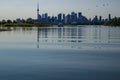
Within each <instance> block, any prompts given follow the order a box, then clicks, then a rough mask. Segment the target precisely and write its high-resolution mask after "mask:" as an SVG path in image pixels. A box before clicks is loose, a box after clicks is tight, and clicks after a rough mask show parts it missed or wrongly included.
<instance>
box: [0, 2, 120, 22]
mask: <svg viewBox="0 0 120 80" xmlns="http://www.w3.org/2000/svg"><path fill="white" fill-rule="evenodd" d="M37 3H39V4H40V7H39V8H40V14H43V13H48V14H49V15H50V16H55V15H57V14H58V13H65V14H68V13H70V12H72V11H74V12H82V13H83V14H84V15H85V16H86V17H87V18H88V19H89V18H94V16H96V15H97V16H103V18H107V16H108V14H109V13H110V14H112V17H115V16H117V17H119V16H120V11H119V10H116V9H117V8H118V7H120V5H119V3H120V0H114V1H113V0H85V1H84V0H74V1H66V0H64V1H63V0H57V1H56V0H51V1H47V0H34V1H33V0H20V1H19V0H11V1H10V2H9V1H8V0H1V1H0V5H1V7H0V11H1V13H0V20H3V19H12V20H13V19H16V18H24V19H27V18H29V17H31V18H33V19H36V18H37V16H36V15H35V14H36V5H37ZM8 13H9V14H8Z"/></svg>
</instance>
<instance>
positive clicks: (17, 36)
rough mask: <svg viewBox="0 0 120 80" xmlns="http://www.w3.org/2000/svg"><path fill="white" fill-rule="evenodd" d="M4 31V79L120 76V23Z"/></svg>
mask: <svg viewBox="0 0 120 80" xmlns="http://www.w3.org/2000/svg"><path fill="white" fill-rule="evenodd" d="M11 29H12V31H6V32H0V80H120V27H109V26H108V27H106V26H72V27H67V26H66V27H63V28H57V27H52V28H51V27H41V28H29V27H28V28H21V27H17V28H11Z"/></svg>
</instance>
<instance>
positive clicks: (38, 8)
mask: <svg viewBox="0 0 120 80" xmlns="http://www.w3.org/2000/svg"><path fill="white" fill-rule="evenodd" d="M37 19H39V3H37Z"/></svg>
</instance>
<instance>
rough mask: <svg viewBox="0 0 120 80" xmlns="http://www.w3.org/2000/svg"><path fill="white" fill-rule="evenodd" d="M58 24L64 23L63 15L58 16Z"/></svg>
mask: <svg viewBox="0 0 120 80" xmlns="http://www.w3.org/2000/svg"><path fill="white" fill-rule="evenodd" d="M58 22H62V14H61V13H60V14H58Z"/></svg>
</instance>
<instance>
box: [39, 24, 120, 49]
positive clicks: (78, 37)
mask: <svg viewBox="0 0 120 80" xmlns="http://www.w3.org/2000/svg"><path fill="white" fill-rule="evenodd" d="M111 32H112V33H111ZM119 34H120V32H118V31H114V30H111V29H110V28H109V27H107V28H104V27H100V26H93V27H62V28H59V27H39V28H38V32H37V42H38V45H37V47H38V48H42V47H45V48H49V47H50V48H52V47H53V48H76V49H82V48H96V49H100V48H104V47H105V45H109V44H112V43H117V42H119V40H120V39H119V38H120V36H119Z"/></svg>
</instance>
